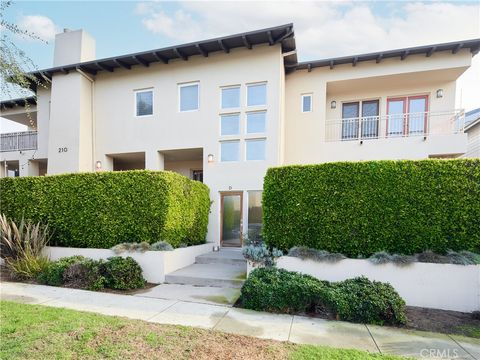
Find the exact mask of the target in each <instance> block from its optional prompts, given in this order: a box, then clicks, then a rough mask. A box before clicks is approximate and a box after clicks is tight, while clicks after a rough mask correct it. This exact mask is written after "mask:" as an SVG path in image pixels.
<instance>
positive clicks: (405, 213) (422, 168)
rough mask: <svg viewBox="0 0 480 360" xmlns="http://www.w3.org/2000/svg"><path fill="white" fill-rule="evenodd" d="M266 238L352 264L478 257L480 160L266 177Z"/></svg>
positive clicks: (295, 169) (285, 170)
mask: <svg viewBox="0 0 480 360" xmlns="http://www.w3.org/2000/svg"><path fill="white" fill-rule="evenodd" d="M263 214H264V218H263V221H264V228H263V236H264V238H265V241H266V242H267V244H268V245H270V246H272V247H273V246H274V247H277V248H279V249H282V250H288V249H290V248H292V247H294V246H307V247H310V248H316V249H321V250H327V251H330V252H335V253H337V252H338V253H342V254H345V255H347V256H350V257H357V256H369V255H371V254H373V253H375V252H378V251H387V252H389V253H397V254H414V253H420V252H422V251H424V250H427V249H428V250H432V251H434V252H437V253H443V254H444V253H446V252H447V251H448V250H456V251H459V250H469V251H473V252H479V251H480V160H479V159H468V160H467V159H456V160H420V161H367V162H339V163H327V164H321V165H307V166H286V167H278V168H271V169H269V170H268V172H267V175H266V177H265V182H264V192H263Z"/></svg>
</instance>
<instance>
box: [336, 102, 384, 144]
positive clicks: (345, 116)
mask: <svg viewBox="0 0 480 360" xmlns="http://www.w3.org/2000/svg"><path fill="white" fill-rule="evenodd" d="M360 113H361V114H362V115H361V117H360ZM378 115H379V103H378V100H368V101H356V102H349V103H343V104H342V139H343V140H349V139H358V137H359V134H358V130H359V128H358V127H359V124H361V131H362V133H361V135H360V136H361V138H362V139H371V138H376V137H378V121H379V116H378Z"/></svg>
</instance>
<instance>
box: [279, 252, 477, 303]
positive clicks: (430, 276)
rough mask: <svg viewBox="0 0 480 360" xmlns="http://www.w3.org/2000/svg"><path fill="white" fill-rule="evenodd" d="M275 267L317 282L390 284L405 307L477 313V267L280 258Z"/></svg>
mask: <svg viewBox="0 0 480 360" xmlns="http://www.w3.org/2000/svg"><path fill="white" fill-rule="evenodd" d="M277 266H278V267H279V268H282V269H286V270H289V271H297V272H301V273H304V274H308V275H312V276H314V277H316V278H318V279H320V280H327V281H343V280H346V279H351V278H354V277H358V276H365V277H367V278H369V279H370V280H375V281H381V282H387V283H390V284H391V285H392V286H393V287H394V288H395V290H397V292H398V293H399V294H400V296H401V297H402V298H403V299H404V300H405V302H406V303H407V305H410V306H420V307H427V308H434V309H442V310H454V311H463V312H472V311H477V310H480V266H479V265H467V266H463V265H452V264H429V263H413V264H411V265H409V266H402V267H400V266H396V265H394V264H382V265H375V264H372V263H371V262H369V261H368V260H357V259H345V260H341V261H338V262H335V263H328V262H316V261H312V260H301V259H299V258H296V257H290V256H282V257H281V258H279V259H278V261H277Z"/></svg>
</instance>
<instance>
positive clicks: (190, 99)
mask: <svg viewBox="0 0 480 360" xmlns="http://www.w3.org/2000/svg"><path fill="white" fill-rule="evenodd" d="M198 88H199V86H198V84H189V85H180V111H193V110H198V95H199V91H198Z"/></svg>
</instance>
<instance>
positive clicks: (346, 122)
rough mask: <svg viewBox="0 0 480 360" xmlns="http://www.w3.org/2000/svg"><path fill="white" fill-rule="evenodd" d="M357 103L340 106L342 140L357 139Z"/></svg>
mask: <svg viewBox="0 0 480 360" xmlns="http://www.w3.org/2000/svg"><path fill="white" fill-rule="evenodd" d="M359 111H360V110H359V103H358V102H352V103H343V104H342V139H343V140H348V139H356V138H357V137H358V116H359Z"/></svg>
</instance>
